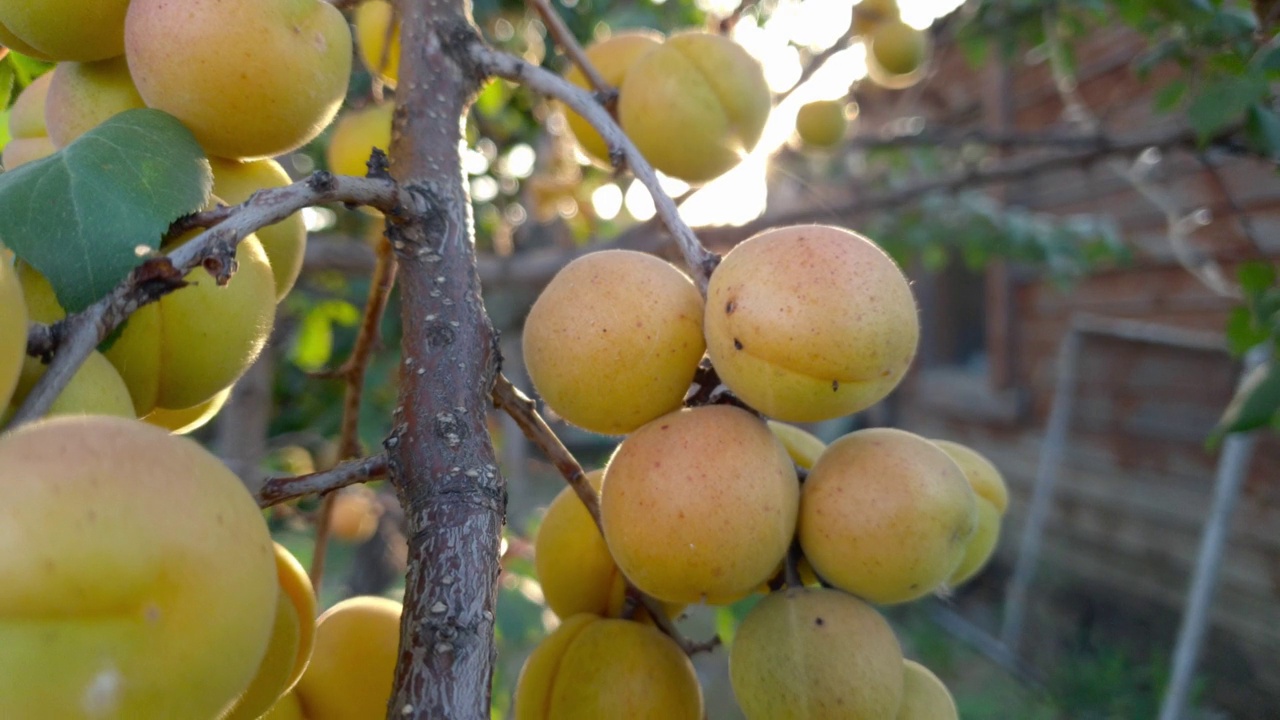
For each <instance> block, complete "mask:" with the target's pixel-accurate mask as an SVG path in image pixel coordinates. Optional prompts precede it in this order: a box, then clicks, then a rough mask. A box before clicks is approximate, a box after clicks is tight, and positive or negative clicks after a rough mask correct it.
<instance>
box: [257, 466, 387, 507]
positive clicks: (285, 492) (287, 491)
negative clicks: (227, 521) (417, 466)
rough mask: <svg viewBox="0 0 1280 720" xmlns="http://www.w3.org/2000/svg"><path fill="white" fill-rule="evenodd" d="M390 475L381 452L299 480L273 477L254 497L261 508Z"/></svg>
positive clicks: (297, 477)
mask: <svg viewBox="0 0 1280 720" xmlns="http://www.w3.org/2000/svg"><path fill="white" fill-rule="evenodd" d="M386 474H387V456H386V455H384V454H382V453H378V454H377V455H370V456H369V457H366V458H360V459H358V460H348V461H346V462H344V463H339V464H337V465H334V466H333V467H331V468H329V469H328V470H323V471H321V472H314V473H308V474H306V475H298V476H296V477H273V478H268V479H267V481H266V482H265V483H263V485H262V488H261V489H259V490H258V492H257V494H256V495H255V496H254V497H255V499H256V500H257V501H258V506H259V507H264V508H265V507H271V506H272V505H279V504H280V503H282V502H288V501H290V500H293V499H296V498H300V497H305V496H307V495H315V494H316V493H325V492H331V491H333V490H337V489H339V488H344V487H346V486H348V485H355V484H358V483H365V482H371V481H373V480H380V479H382V478H383V477H385V476H386Z"/></svg>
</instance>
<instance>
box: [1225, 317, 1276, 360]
mask: <svg viewBox="0 0 1280 720" xmlns="http://www.w3.org/2000/svg"><path fill="white" fill-rule="evenodd" d="M1269 336H1270V334H1269V333H1268V332H1267V329H1266V328H1264V327H1262V326H1260V325H1258V323H1256V322H1254V319H1253V313H1251V312H1249V308H1247V307H1244V306H1243V305H1242V306H1239V307H1235V308H1232V309H1231V314H1230V315H1228V316H1227V346H1228V347H1229V348H1230V349H1231V353H1232V354H1233V355H1235V356H1237V357H1239V356H1241V355H1244V354H1245V353H1246V352H1248V350H1249V348H1252V347H1254V346H1255V345H1258V344H1259V343H1262V342H1265V341H1266V339H1267V338H1268V337H1269Z"/></svg>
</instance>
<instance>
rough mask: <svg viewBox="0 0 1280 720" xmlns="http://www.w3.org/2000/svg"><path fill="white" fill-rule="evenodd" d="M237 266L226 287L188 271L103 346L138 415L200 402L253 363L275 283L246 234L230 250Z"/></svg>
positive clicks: (270, 319)
mask: <svg viewBox="0 0 1280 720" xmlns="http://www.w3.org/2000/svg"><path fill="white" fill-rule="evenodd" d="M236 262H237V263H238V269H237V270H236V274H235V275H234V276H232V278H231V282H229V283H227V285H226V286H219V285H218V284H217V282H216V281H215V280H214V279H213V277H212V276H211V275H209V273H207V272H205V271H204V270H203V269H201V268H196V269H195V270H192V271H191V272H190V273H189V274H188V275H187V277H186V280H187V282H189V283H191V284H190V285H188V286H187V287H184V288H182V289H180V290H177V291H175V292H172V293H170V294H168V295H166V296H164V297H163V298H161V299H160V301H159V302H155V303H151V304H150V305H144V306H143V307H142V308H140V309H139V310H138V311H137V312H135V313H134V314H133V315H132V316H130V318H129V323H128V325H126V326H125V329H124V331H123V332H122V333H121V334H120V337H119V338H118V339H117V340H116V342H115V343H114V344H113V345H112V346H111V347H110V348H108V349H107V351H106V356H107V359H108V360H110V361H111V363H112V364H113V365H115V366H116V369H117V370H119V371H120V376H121V377H123V378H124V381H125V384H127V385H128V386H129V393H130V395H132V396H133V404H134V407H135V408H136V409H137V410H138V412H139V413H141V414H144V415H145V414H149V413H150V412H151V411H152V410H154V409H155V408H157V407H159V408H169V409H174V408H190V407H192V406H195V405H199V404H201V403H204V402H206V401H208V400H209V399H210V398H212V397H213V396H214V395H216V394H217V393H219V392H221V391H222V390H224V389H225V388H227V387H228V386H230V385H231V384H232V383H234V382H235V381H236V380H238V379H240V376H241V375H243V374H244V372H245V370H247V369H248V368H249V366H250V365H251V364H253V361H254V360H255V359H257V357H258V353H259V352H260V351H261V350H262V348H263V346H264V345H265V344H266V341H267V338H268V337H269V336H270V335H271V327H272V325H273V324H274V321H275V305H276V288H275V279H274V277H273V275H272V272H271V265H270V263H269V262H268V261H267V256H266V253H265V252H263V250H262V245H261V244H260V243H259V242H258V240H257V238H256V237H254V236H252V235H251V236H249V237H247V238H245V239H244V240H242V241H241V242H240V245H239V246H238V247H237V248H236Z"/></svg>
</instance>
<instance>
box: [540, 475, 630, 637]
mask: <svg viewBox="0 0 1280 720" xmlns="http://www.w3.org/2000/svg"><path fill="white" fill-rule="evenodd" d="M603 479H604V471H603V470H595V471H592V472H590V473H587V480H588V481H589V482H590V483H591V487H593V488H595V489H596V491H597V492H599V490H600V483H601V481H602V480H603ZM533 546H534V551H533V560H534V569H535V572H536V573H537V577H538V582H539V583H540V584H541V585H542V596H543V597H544V598H545V599H546V602H547V607H549V608H551V611H552V612H554V613H555V614H556V615H559V616H560V617H561V618H567V617H570V616H572V615H577V614H579V613H590V614H593V615H600V616H603V617H617V616H618V612H619V611H620V610H621V609H622V603H623V600H624V599H625V593H626V589H627V586H626V580H625V579H624V578H623V577H622V573H621V572H619V571H618V566H617V565H616V564H614V562H613V556H611V555H610V554H609V548H608V546H607V545H605V544H604V538H603V537H602V536H601V535H600V531H599V529H598V528H596V524H595V521H594V520H592V519H591V513H589V512H587V508H586V507H585V506H583V504H582V501H581V500H579V499H578V495H577V493H575V492H574V490H573V488H571V487H566V488H564V489H563V490H561V491H560V493H559V494H558V495H556V497H555V499H554V500H552V501H551V504H550V505H548V506H547V514H546V515H545V516H544V517H543V518H542V524H541V525H540V526H538V534H537V536H536V537H535V538H534V541H533Z"/></svg>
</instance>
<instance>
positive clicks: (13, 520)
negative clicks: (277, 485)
mask: <svg viewBox="0 0 1280 720" xmlns="http://www.w3.org/2000/svg"><path fill="white" fill-rule="evenodd" d="M0 528H4V531H3V533H0V577H3V578H4V582H3V583H0V717H4V718H6V719H9V718H12V719H13V720H27V719H32V720H36V719H41V718H108V717H110V718H130V719H131V720H134V719H136V720H151V719H155V720H163V719H166V718H210V717H220V716H221V713H222V712H223V711H225V710H226V709H227V708H228V707H229V706H230V705H231V703H232V702H233V701H234V700H235V698H236V697H237V696H238V695H239V694H240V693H241V692H242V691H243V690H244V689H245V687H247V686H248V684H249V681H250V679H251V678H252V677H253V672H254V668H255V667H256V666H257V664H258V660H259V659H260V658H261V657H262V656H263V654H264V653H265V651H266V648H267V642H268V639H269V637H270V635H271V625H272V618H273V616H274V614H275V607H276V595H277V593H278V592H279V591H278V588H277V582H276V574H275V563H274V561H273V560H272V551H271V536H270V534H269V533H268V532H267V526H266V523H265V522H264V521H263V517H262V513H261V511H260V510H259V509H258V506H257V504H256V503H255V502H254V500H253V498H252V497H251V496H250V495H249V493H248V492H247V491H246V490H245V487H244V485H242V484H241V482H240V480H239V478H237V477H236V476H235V475H234V474H233V473H232V472H231V471H230V470H228V469H227V468H226V466H224V465H223V464H222V463H221V462H219V461H218V459H217V458H215V457H214V456H213V455H211V454H210V453H209V452H208V451H206V450H205V449H204V448H202V447H200V446H199V445H198V444H196V443H194V442H192V441H190V440H187V439H185V438H179V437H174V436H171V435H169V434H168V433H166V432H164V431H163V430H161V429H159V428H154V427H152V426H150V425H147V424H145V423H142V422H139V421H137V420H125V419H122V418H112V417H102V416H77V417H65V416H64V417H58V418H52V419H49V420H42V421H39V422H36V423H32V424H29V425H25V426H22V427H19V428H18V429H16V430H13V431H11V432H9V433H7V434H6V435H5V436H3V437H0Z"/></svg>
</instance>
